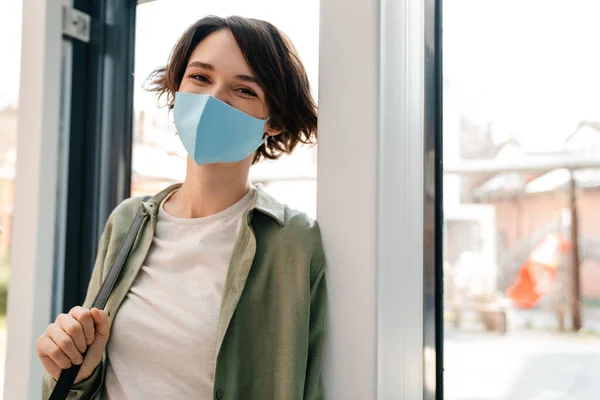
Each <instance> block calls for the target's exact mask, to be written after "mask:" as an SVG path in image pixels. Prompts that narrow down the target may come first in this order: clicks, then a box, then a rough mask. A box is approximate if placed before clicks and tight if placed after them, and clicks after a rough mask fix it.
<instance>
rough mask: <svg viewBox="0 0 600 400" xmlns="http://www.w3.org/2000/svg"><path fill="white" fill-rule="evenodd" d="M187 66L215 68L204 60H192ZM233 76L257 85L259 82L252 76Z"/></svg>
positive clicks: (211, 69) (206, 68)
mask: <svg viewBox="0 0 600 400" xmlns="http://www.w3.org/2000/svg"><path fill="white" fill-rule="evenodd" d="M189 67H197V68H202V69H205V70H207V71H214V70H215V67H213V66H212V65H211V64H208V63H205V62H202V61H192V62H191V63H189V64H188V68H189ZM235 77H236V78H237V79H239V80H241V81H244V82H249V83H256V84H257V85H260V82H259V81H258V79H256V78H255V77H254V76H250V75H244V74H240V75H236V76H235Z"/></svg>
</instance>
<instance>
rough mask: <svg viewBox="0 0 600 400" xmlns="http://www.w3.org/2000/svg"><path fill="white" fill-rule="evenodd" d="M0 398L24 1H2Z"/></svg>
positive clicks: (0, 46) (0, 16) (0, 3)
mask: <svg viewBox="0 0 600 400" xmlns="http://www.w3.org/2000/svg"><path fill="white" fill-rule="evenodd" d="M0 37H2V38H10V40H0V54H2V62H1V63H0V399H1V398H2V392H3V387H4V367H5V365H4V358H5V355H6V328H7V327H6V301H7V296H8V283H9V276H10V237H11V230H12V224H11V223H12V213H13V201H14V190H15V185H14V182H15V169H16V164H17V110H18V106H19V105H18V99H19V72H20V60H21V1H9V2H0Z"/></svg>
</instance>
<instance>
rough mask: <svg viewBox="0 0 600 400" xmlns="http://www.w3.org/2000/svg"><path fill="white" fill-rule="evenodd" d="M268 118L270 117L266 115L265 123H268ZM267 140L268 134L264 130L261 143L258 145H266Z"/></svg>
mask: <svg viewBox="0 0 600 400" xmlns="http://www.w3.org/2000/svg"><path fill="white" fill-rule="evenodd" d="M270 119H271V116H268V117H267V118H266V119H265V125H266V124H268V123H269V121H270ZM268 140H269V134H268V133H266V132H265V133H264V136H263V140H262V143H261V144H260V145H261V146H263V145H266V144H267V141H268Z"/></svg>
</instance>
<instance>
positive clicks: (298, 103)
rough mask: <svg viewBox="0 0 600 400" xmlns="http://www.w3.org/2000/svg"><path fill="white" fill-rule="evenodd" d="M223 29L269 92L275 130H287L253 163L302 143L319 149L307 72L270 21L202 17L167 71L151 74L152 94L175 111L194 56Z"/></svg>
mask: <svg viewBox="0 0 600 400" xmlns="http://www.w3.org/2000/svg"><path fill="white" fill-rule="evenodd" d="M222 29H229V30H230V31H231V33H232V34H233V37H234V38H235V40H236V41H237V43H238V46H240V49H241V50H242V54H243V55H244V57H245V58H246V61H247V62H248V65H249V66H250V68H251V69H252V71H253V72H254V73H255V74H256V77H257V79H258V81H259V84H260V85H261V86H262V88H263V90H264V91H265V98H266V103H267V107H269V110H270V119H269V121H270V123H271V125H272V127H273V128H277V129H282V132H281V134H279V135H277V136H269V137H268V139H267V142H266V144H265V145H262V146H261V147H260V148H259V149H258V150H257V152H256V156H255V158H254V163H256V162H259V161H260V160H262V159H269V160H276V159H277V158H279V157H280V156H281V155H282V154H289V153H291V152H292V150H294V148H295V147H296V146H297V145H298V143H303V144H315V143H316V141H317V106H316V104H315V101H314V100H313V98H312V95H311V90H310V84H309V82H308V77H307V75H306V70H305V69H304V66H303V65H302V62H301V61H300V58H299V57H298V54H297V52H296V49H295V48H294V46H293V45H292V43H291V41H290V40H289V39H288V38H287V37H286V36H285V35H284V34H283V33H281V32H280V31H279V29H277V28H276V27H275V26H273V25H272V24H270V23H268V22H266V21H261V20H257V19H250V18H243V17H238V16H233V17H228V18H220V17H216V16H208V17H206V18H202V19H201V20H199V21H197V22H196V23H195V24H193V25H192V26H190V27H189V28H188V29H187V30H186V31H185V32H184V34H183V35H182V36H181V37H180V38H179V40H178V41H177V44H176V45H175V47H174V48H173V50H172V52H171V55H170V56H169V60H168V63H167V66H166V67H162V68H158V69H157V70H155V71H154V72H153V73H152V74H151V75H150V77H149V78H148V79H149V83H150V85H149V86H148V90H149V91H152V92H156V93H157V94H158V97H159V98H160V97H162V96H163V95H166V97H167V105H168V107H169V109H172V108H173V104H174V101H175V93H176V92H177V90H178V88H179V86H180V84H181V81H182V79H183V75H184V73H185V70H186V67H187V64H188V62H189V59H190V56H191V54H192V52H193V51H194V49H195V48H196V47H197V46H198V44H199V43H200V42H201V41H202V40H204V39H205V38H206V37H207V36H209V35H210V34H212V33H214V32H217V31H220V30H222Z"/></svg>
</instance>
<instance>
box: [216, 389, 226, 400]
mask: <svg viewBox="0 0 600 400" xmlns="http://www.w3.org/2000/svg"><path fill="white" fill-rule="evenodd" d="M223 395H224V394H223V391H222V390H221V389H219V390H217V400H223Z"/></svg>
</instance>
